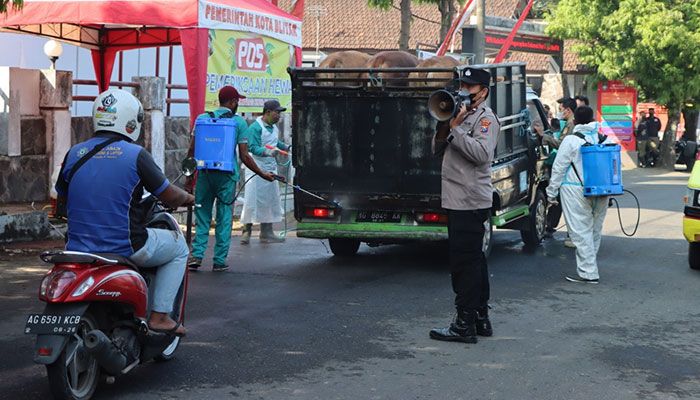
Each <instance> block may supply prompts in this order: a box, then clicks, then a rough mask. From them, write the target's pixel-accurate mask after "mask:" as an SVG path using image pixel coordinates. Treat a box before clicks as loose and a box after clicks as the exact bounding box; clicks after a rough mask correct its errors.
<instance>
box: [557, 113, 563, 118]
mask: <svg viewBox="0 0 700 400" xmlns="http://www.w3.org/2000/svg"><path fill="white" fill-rule="evenodd" d="M557 119H564V113H563V112H561V111H559V112H558V113H557Z"/></svg>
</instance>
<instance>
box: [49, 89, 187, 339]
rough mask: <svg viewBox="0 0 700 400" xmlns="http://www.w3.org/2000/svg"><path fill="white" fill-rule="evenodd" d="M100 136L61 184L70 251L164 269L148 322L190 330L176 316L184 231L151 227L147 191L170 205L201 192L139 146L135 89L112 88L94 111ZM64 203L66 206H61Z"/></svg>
mask: <svg viewBox="0 0 700 400" xmlns="http://www.w3.org/2000/svg"><path fill="white" fill-rule="evenodd" d="M92 116H93V123H94V129H95V136H94V137H93V138H91V139H89V140H87V141H85V142H82V143H78V144H76V145H75V146H73V147H72V148H71V149H70V150H69V151H68V154H67V155H66V158H65V160H64V161H63V166H62V168H61V172H60V175H59V179H58V182H57V183H56V191H57V192H58V196H59V200H58V201H59V204H61V203H63V202H65V211H66V212H67V214H66V215H67V217H68V241H67V243H66V250H72V251H80V252H88V253H111V254H117V255H120V256H124V257H127V258H129V259H130V260H131V261H132V262H133V263H134V264H136V265H138V266H139V267H143V268H158V273H157V274H156V278H155V283H154V286H155V290H154V295H153V301H152V307H151V308H152V310H151V314H150V318H149V320H148V327H149V329H150V330H152V331H155V332H163V333H169V334H172V335H176V336H184V335H185V332H186V330H185V327H184V326H181V325H180V323H178V322H176V321H174V320H173V319H172V318H170V316H169V313H170V312H171V311H172V309H173V303H174V300H175V296H176V295H177V292H178V289H179V287H180V284H181V282H182V279H183V276H184V273H185V268H186V262H187V256H188V254H189V249H188V247H187V243H186V242H185V238H184V237H183V235H182V233H181V232H179V231H178V232H174V231H170V230H165V229H153V228H146V218H147V215H148V209H147V208H146V207H145V206H144V205H142V204H141V203H140V202H141V199H142V197H143V193H144V189H145V190H148V191H149V192H150V193H152V194H153V195H154V196H156V197H157V198H158V199H159V200H161V201H162V202H163V203H164V204H165V205H166V206H168V207H173V208H175V207H179V206H181V205H192V204H193V203H194V196H192V195H191V194H188V193H187V192H185V191H184V190H182V189H180V188H178V187H176V186H174V185H171V184H170V182H169V181H168V179H167V178H166V177H165V175H163V172H162V171H161V169H160V168H159V167H158V166H157V165H156V163H155V161H154V160H153V157H152V156H151V154H150V153H148V151H146V149H144V148H143V147H141V146H139V145H138V144H135V143H134V142H135V141H137V140H138V138H139V136H140V134H141V124H142V123H143V108H142V106H141V103H140V102H139V101H138V100H137V99H136V98H135V97H134V96H132V95H131V94H130V93H128V92H126V91H124V90H120V89H110V90H107V91H105V92H103V93H101V94H100V95H99V96H98V97H97V99H96V100H95V104H94V105H93V109H92ZM59 208H60V207H59Z"/></svg>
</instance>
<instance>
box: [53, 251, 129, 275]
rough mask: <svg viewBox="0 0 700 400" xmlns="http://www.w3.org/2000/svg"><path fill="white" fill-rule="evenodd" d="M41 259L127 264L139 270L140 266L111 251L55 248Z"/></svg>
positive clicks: (54, 262)
mask: <svg viewBox="0 0 700 400" xmlns="http://www.w3.org/2000/svg"><path fill="white" fill-rule="evenodd" d="M40 257H41V259H42V260H43V261H44V262H45V263H50V264H59V263H76V264H96V263H100V264H107V265H117V264H119V265H126V266H129V267H131V268H134V269H136V270H138V266H137V265H136V264H134V263H133V262H131V260H129V259H128V258H126V257H124V256H120V255H118V254H109V253H83V252H80V251H68V250H53V251H45V252H43V253H41V256H40Z"/></svg>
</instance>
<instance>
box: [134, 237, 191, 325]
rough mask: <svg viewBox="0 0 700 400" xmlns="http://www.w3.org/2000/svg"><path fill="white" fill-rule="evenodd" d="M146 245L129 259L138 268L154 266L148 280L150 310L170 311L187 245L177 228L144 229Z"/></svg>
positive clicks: (180, 281)
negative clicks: (151, 276)
mask: <svg viewBox="0 0 700 400" xmlns="http://www.w3.org/2000/svg"><path fill="white" fill-rule="evenodd" d="M147 231H148V240H146V244H145V245H144V246H143V247H142V248H140V249H139V250H138V251H137V252H136V253H134V254H133V255H132V256H131V257H129V259H131V261H132V262H133V263H134V264H136V265H138V266H139V267H142V268H158V270H157V271H156V279H155V282H153V283H152V285H153V286H154V288H153V299H152V301H151V304H152V305H151V310H152V311H155V312H161V313H170V312H171V311H172V310H173V303H174V302H175V296H177V291H178V290H179V289H180V284H181V283H182V278H183V277H184V276H185V268H186V267H187V256H188V255H189V248H188V247H187V242H186V241H185V237H184V236H183V235H182V232H180V231H177V232H175V231H169V230H166V229H152V228H148V229H147Z"/></svg>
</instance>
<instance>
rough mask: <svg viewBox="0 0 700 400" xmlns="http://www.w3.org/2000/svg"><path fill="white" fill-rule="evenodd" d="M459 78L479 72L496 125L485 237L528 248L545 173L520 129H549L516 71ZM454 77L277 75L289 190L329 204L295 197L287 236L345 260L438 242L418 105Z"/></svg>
mask: <svg viewBox="0 0 700 400" xmlns="http://www.w3.org/2000/svg"><path fill="white" fill-rule="evenodd" d="M471 67H472V68H483V69H487V70H488V71H489V72H490V73H491V76H492V81H491V86H490V95H489V99H488V101H489V104H490V106H491V108H492V109H493V110H494V112H495V113H496V115H497V116H498V118H499V120H500V122H501V130H500V133H499V138H498V144H497V147H496V151H495V157H494V162H493V166H492V177H493V189H494V192H493V209H492V218H491V220H490V227H496V228H500V229H515V230H519V231H520V232H521V237H522V239H523V241H524V242H525V243H526V244H527V245H537V244H539V243H540V242H541V240H542V238H543V236H544V232H545V224H546V222H545V221H546V197H545V194H544V188H545V187H546V185H547V179H548V174H547V171H546V169H545V168H544V167H543V161H544V159H545V158H546V157H545V156H544V155H543V154H541V153H540V150H539V149H540V148H539V146H538V143H537V139H536V135H533V133H532V130H531V128H530V126H531V123H532V122H537V123H541V124H542V125H543V126H544V127H545V129H549V123H548V121H547V118H546V116H545V113H544V109H543V107H542V104H541V103H540V102H539V100H538V99H537V98H536V96H535V95H534V93H532V92H528V89H527V87H526V76H525V64H522V63H510V64H497V65H496V64H491V65H477V66H471ZM462 68H464V66H462V67H459V66H458V67H455V68H432V69H431V68H415V67H414V68H341V69H334V70H331V69H328V68H290V69H289V73H290V75H291V79H292V105H293V106H292V150H293V151H292V153H293V154H292V157H293V158H292V161H293V165H294V167H295V176H294V184H295V185H299V186H300V187H303V188H304V189H307V190H309V191H311V192H314V193H317V194H319V195H321V196H322V197H323V198H325V199H327V200H329V201H328V202H324V201H321V200H319V199H317V198H314V197H312V196H309V195H307V194H305V193H302V192H296V193H295V196H294V205H295V211H294V213H295V218H296V220H297V221H298V226H297V228H298V230H297V236H298V237H306V238H317V239H329V243H330V247H331V250H332V252H333V253H334V254H335V255H338V256H349V255H353V254H355V253H356V252H357V251H358V248H359V245H360V243H362V242H364V243H367V244H369V245H381V244H394V243H405V242H410V241H436V240H445V239H447V224H446V221H447V214H446V212H445V210H443V209H442V208H441V206H440V204H441V202H440V190H441V185H440V181H441V179H440V174H441V158H439V157H435V156H433V153H432V151H431V140H432V137H433V135H434V133H435V127H436V123H437V121H436V120H434V119H433V118H431V116H430V114H429V112H428V98H429V96H430V95H431V93H433V92H434V91H435V90H438V89H444V88H445V81H444V77H445V74H446V73H448V74H449V73H452V74H454V75H453V76H459V75H458V73H459V71H460V70H461V69H462ZM428 72H429V73H430V74H428ZM448 76H449V75H448ZM454 84H455V83H454V81H450V83H449V85H454ZM490 232H491V229H487V234H486V235H485V239H484V240H485V242H486V243H485V246H486V247H487V248H488V247H490V246H489V245H490V242H491V241H490V238H491V235H490Z"/></svg>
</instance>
